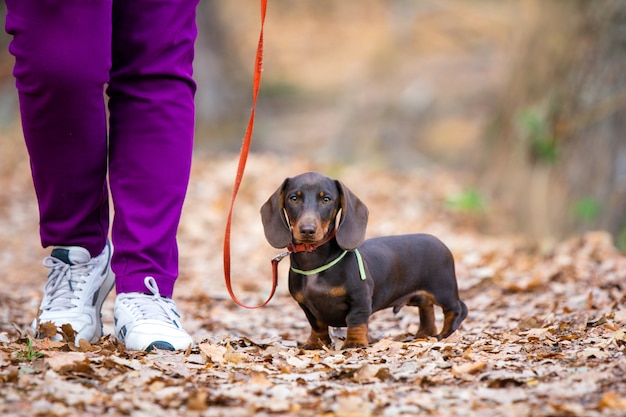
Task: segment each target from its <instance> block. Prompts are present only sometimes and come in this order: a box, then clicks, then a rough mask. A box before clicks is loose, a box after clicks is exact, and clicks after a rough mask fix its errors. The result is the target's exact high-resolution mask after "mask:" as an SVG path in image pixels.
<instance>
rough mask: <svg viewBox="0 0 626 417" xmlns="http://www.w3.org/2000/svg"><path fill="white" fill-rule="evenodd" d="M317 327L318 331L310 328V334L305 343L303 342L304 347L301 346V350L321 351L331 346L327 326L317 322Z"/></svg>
mask: <svg viewBox="0 0 626 417" xmlns="http://www.w3.org/2000/svg"><path fill="white" fill-rule="evenodd" d="M317 327H319V330H315V329H313V328H311V334H310V335H309V338H308V339H307V341H306V342H304V345H302V348H303V349H306V350H315V349H321V348H323V347H324V346H330V345H331V344H332V340H331V339H330V334H328V325H327V324H326V323H322V322H319V321H318V322H317Z"/></svg>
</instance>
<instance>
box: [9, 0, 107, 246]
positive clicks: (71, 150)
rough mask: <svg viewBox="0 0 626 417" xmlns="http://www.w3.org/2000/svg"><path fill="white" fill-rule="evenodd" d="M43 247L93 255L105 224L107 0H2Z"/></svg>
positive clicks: (104, 235) (102, 241)
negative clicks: (71, 248)
mask: <svg viewBox="0 0 626 417" xmlns="http://www.w3.org/2000/svg"><path fill="white" fill-rule="evenodd" d="M6 4H7V16H6V30H7V32H8V33H9V34H11V35H13V41H12V42H11V44H10V47H9V50H10V52H11V53H12V54H13V55H14V56H15V67H14V75H15V77H16V85H17V89H18V94H19V102H20V110H21V116H22V126H23V130H24V137H25V140H26V145H27V148H28V152H29V155H30V159H31V168H32V176H33V182H34V185H35V191H36V194H37V201H38V203H39V211H40V234H41V241H42V245H43V246H44V247H48V246H55V245H74V246H81V247H84V248H86V249H87V250H88V251H89V252H90V254H91V256H97V255H99V254H100V253H101V252H102V250H103V248H104V247H105V244H106V239H107V235H108V228H109V217H108V216H109V207H108V201H107V196H108V191H107V187H106V171H107V136H106V113H105V105H104V94H103V90H104V85H105V83H106V82H107V80H108V77H109V73H108V71H109V68H110V59H111V58H110V56H111V53H110V48H111V47H110V45H111V0H98V1H84V0H47V1H44V2H42V1H39V0H6Z"/></svg>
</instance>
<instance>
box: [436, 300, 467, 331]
mask: <svg viewBox="0 0 626 417" xmlns="http://www.w3.org/2000/svg"><path fill="white" fill-rule="evenodd" d="M441 308H442V309H443V317H444V318H443V329H441V333H439V334H438V335H437V339H439V340H441V339H445V338H446V337H448V336H450V335H451V334H452V333H454V331H455V330H456V329H458V328H459V326H460V325H461V323H462V322H463V320H465V317H467V306H466V305H465V303H464V302H463V301H461V300H458V301H457V306H456V308H454V309H448V308H446V307H445V306H441Z"/></svg>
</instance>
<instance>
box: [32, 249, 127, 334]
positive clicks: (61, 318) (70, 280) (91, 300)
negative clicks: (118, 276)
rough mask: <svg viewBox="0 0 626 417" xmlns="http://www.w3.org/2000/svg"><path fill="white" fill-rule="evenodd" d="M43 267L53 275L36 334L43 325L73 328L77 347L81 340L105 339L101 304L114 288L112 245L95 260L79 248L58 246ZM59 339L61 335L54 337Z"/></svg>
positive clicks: (41, 309)
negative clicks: (67, 325) (49, 323)
mask: <svg viewBox="0 0 626 417" xmlns="http://www.w3.org/2000/svg"><path fill="white" fill-rule="evenodd" d="M43 265H44V266H45V267H47V268H50V274H49V275H48V282H47V283H46V286H45V288H44V295H43V299H42V300H41V306H40V307H39V311H40V312H39V316H38V317H36V318H35V320H34V321H33V324H32V326H33V330H34V331H35V334H38V333H39V326H40V325H41V324H42V323H46V322H52V323H54V324H55V325H56V326H57V327H61V326H62V325H63V324H70V325H71V326H72V328H73V329H74V331H76V337H75V339H74V343H75V344H76V345H78V341H79V340H80V339H85V340H87V341H88V342H95V341H97V340H98V339H99V338H100V337H101V336H102V304H103V303H104V300H105V299H106V298H107V295H109V292H111V289H112V288H113V285H114V284H115V275H114V274H113V272H111V245H110V243H109V242H107V245H106V247H105V248H104V250H103V251H102V253H101V254H100V255H98V256H96V257H95V258H92V257H91V255H90V254H89V252H88V251H87V249H85V248H81V247H79V246H57V247H55V248H54V249H52V253H51V254H50V256H47V257H46V258H45V259H44V260H43ZM60 339H61V336H60V334H57V335H56V336H55V337H53V340H60Z"/></svg>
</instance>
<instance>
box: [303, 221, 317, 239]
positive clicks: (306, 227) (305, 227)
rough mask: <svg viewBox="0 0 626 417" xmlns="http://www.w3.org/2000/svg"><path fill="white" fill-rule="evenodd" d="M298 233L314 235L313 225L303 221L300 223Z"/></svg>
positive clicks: (307, 235) (304, 235)
mask: <svg viewBox="0 0 626 417" xmlns="http://www.w3.org/2000/svg"><path fill="white" fill-rule="evenodd" d="M300 235H301V236H302V237H313V236H315V225H314V224H311V223H305V224H301V225H300Z"/></svg>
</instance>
